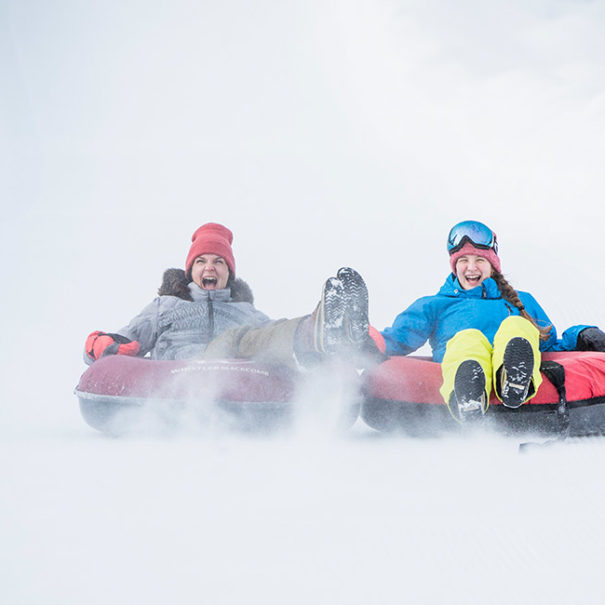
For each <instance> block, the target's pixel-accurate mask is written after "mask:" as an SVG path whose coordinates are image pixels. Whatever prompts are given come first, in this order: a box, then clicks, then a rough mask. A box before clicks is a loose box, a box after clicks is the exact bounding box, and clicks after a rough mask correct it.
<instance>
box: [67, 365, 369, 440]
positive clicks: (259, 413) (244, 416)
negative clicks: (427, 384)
mask: <svg viewBox="0 0 605 605" xmlns="http://www.w3.org/2000/svg"><path fill="white" fill-rule="evenodd" d="M300 377H301V375H300V374H299V373H298V372H296V371H294V370H292V369H290V368H288V367H285V366H277V365H270V364H263V363H257V362H253V361H242V360H219V361H200V360H177V361H157V360H150V359H145V358H138V357H129V356H125V355H112V356H107V357H103V358H102V359H100V360H98V361H96V362H95V363H94V364H92V365H91V366H90V367H89V368H88V369H87V370H86V371H85V372H84V374H82V376H81V377H80V381H79V383H78V385H77V387H76V389H75V394H76V395H77V397H78V399H79V403H80V411H81V413H82V416H83V418H84V420H85V421H86V422H87V423H88V424H89V425H90V426H92V427H93V428H95V429H98V430H100V431H103V432H105V433H110V434H121V433H124V432H130V431H131V430H137V429H138V428H139V427H141V426H144V425H145V424H146V423H149V422H150V421H152V422H153V423H155V424H156V425H157V424H158V423H159V424H160V425H162V426H163V427H166V428H170V427H171V425H175V423H177V422H188V421H195V422H198V423H200V424H209V423H210V424H212V425H220V426H221V427H227V428H236V429H238V430H273V429H276V428H279V427H283V426H286V425H288V424H289V423H291V421H292V417H293V400H294V396H295V392H296V389H297V387H298V385H299V382H300ZM359 409H360V400H359V399H357V400H356V401H354V402H351V404H350V406H348V407H347V409H346V410H345V412H344V416H345V418H343V419H342V422H343V423H345V424H348V425H352V424H353V423H354V422H355V420H356V419H357V417H358V415H359Z"/></svg>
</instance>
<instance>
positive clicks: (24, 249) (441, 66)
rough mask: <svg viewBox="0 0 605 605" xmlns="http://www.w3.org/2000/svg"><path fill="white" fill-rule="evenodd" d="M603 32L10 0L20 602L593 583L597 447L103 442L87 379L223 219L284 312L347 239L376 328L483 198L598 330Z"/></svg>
mask: <svg viewBox="0 0 605 605" xmlns="http://www.w3.org/2000/svg"><path fill="white" fill-rule="evenodd" d="M454 4H455V6H454ZM604 27H605V11H604V9H603V4H602V3H601V2H589V1H572V0H556V1H554V2H542V1H541V0H532V1H529V2H528V1H527V0H525V1H522V0H513V1H512V2H511V1H510V0H496V1H494V2H490V3H485V2H480V1H479V0H463V1H462V2H457V3H447V2H440V1H438V0H434V1H433V0H428V1H427V0H422V1H421V0H406V1H403V0H354V1H347V2H344V1H341V0H335V1H333V2H324V1H319V0H317V1H316V0H306V1H304V2H303V1H302V0H301V1H297V0H293V1H292V2H277V1H273V0H268V1H262V2H255V3H248V2H242V1H241V0H236V1H234V2H230V3H211V2H205V1H204V2H193V1H189V0H175V1H174V2H171V3H163V2H157V1H155V0H152V1H147V2H142V1H139V0H121V1H120V2H118V1H117V0H115V1H114V0H109V1H104V2H100V1H93V2H88V3H77V2H71V1H69V0H51V1H49V2H40V1H37V0H19V1H17V0H6V1H5V2H3V3H1V4H0V68H1V71H2V73H3V74H5V76H4V85H3V86H2V88H1V89H0V199H1V200H2V215H1V216H0V258H2V260H3V288H2V297H1V298H0V309H1V311H2V316H3V319H4V321H3V328H2V345H1V346H0V545H1V547H0V600H1V602H2V603H7V604H9V605H17V604H19V605H22V604H28V605H29V604H33V603H36V604H37V603H45V604H46V603H48V604H55V603H56V604H66V603H67V604H69V603H74V604H76V603H77V604H80V603H86V604H87V605H92V604H97V603H98V604H105V603H118V604H122V603H124V604H126V603H145V604H146V605H151V604H155V603H158V604H159V603H166V602H174V603H184V604H188V603H204V604H223V603H226V604H227V603H228V604H232V603H241V602H244V601H246V602H252V603H263V604H268V603H284V602H287V603H321V604H323V603H326V604H328V603H330V604H333V603H342V604H356V603H360V604H361V603H386V604H388V603H394V604H395V603H397V604H399V603H414V604H416V603H418V604H423V603H427V604H429V603H430V604H433V603H439V604H441V603H465V604H467V603H493V604H498V603H507V604H508V603H532V604H535V603H543V602H545V603H549V604H567V603H571V602H578V603H583V604H592V603H595V604H596V603H599V604H600V603H602V602H603V599H604V598H605V595H603V588H602V582H601V581H600V573H601V567H602V565H601V559H602V556H601V550H602V544H603V543H604V542H605V541H604V530H603V527H604V525H605V524H604V521H605V514H604V512H603V510H604V509H605V486H604V484H603V481H602V479H601V474H602V473H601V470H600V469H601V468H603V466H604V465H605V443H601V442H600V441H586V442H578V443H572V444H568V445H565V446H554V447H549V448H544V449H538V450H535V451H532V452H531V453H530V454H528V455H523V456H520V455H519V454H518V451H517V446H518V443H517V442H516V441H515V440H509V439H503V438H501V437H496V436H493V435H485V436H484V437H482V438H473V439H468V440H462V439H449V440H439V441H437V440H424V441H417V440H413V439H406V438H394V437H393V438H389V437H384V436H381V435H378V434H376V433H375V432H373V431H371V430H370V429H368V428H367V427H365V426H364V425H363V423H361V422H360V423H358V424H357V425H356V426H355V427H354V429H353V430H352V431H351V432H350V433H348V434H347V435H344V436H334V435H331V434H328V433H326V432H325V431H322V430H320V429H319V428H318V427H315V429H313V427H312V426H310V425H308V424H304V425H301V426H299V427H298V430H296V431H295V432H294V433H293V434H290V435H282V436H276V437H273V438H251V437H247V438H246V437H242V436H236V435H229V434H224V433H214V432H210V433H207V432H204V433H202V434H200V433H199V432H197V431H196V430H190V431H187V430H185V431H183V432H182V433H179V434H177V435H173V436H172V437H159V436H158V435H153V434H151V435H148V436H139V437H137V438H132V439H125V440H116V439H109V438H105V437H103V436H100V435H98V434H97V433H95V432H94V431H93V430H92V429H90V428H89V427H88V426H87V425H86V424H85V423H84V422H83V421H82V419H81V418H80V415H79V411H78V408H77V401H76V398H75V397H74V395H73V393H72V391H73V388H74V386H75V384H76V383H77V381H78V377H79V375H80V374H81V372H82V371H83V370H84V364H83V363H82V361H81V352H82V344H83V340H84V338H85V336H86V334H88V333H89V332H90V331H92V330H93V329H105V330H113V329H118V328H119V327H121V326H122V325H124V324H125V323H126V322H127V321H128V320H129V319H130V318H131V317H132V316H133V315H134V314H135V313H136V312H138V311H139V310H140V309H141V308H142V307H143V306H144V305H145V304H147V303H148V302H149V301H150V300H151V299H152V297H153V296H154V294H155V291H156V289H157V287H158V286H159V283H160V279H161V275H162V272H163V270H164V269H165V268H167V267H172V266H174V267H179V266H182V264H183V262H184V259H185V256H186V253H187V249H188V241H189V237H190V235H191V233H193V231H194V230H195V228H196V227H198V226H199V225H200V224H202V223H204V222H206V221H209V220H213V221H219V222H224V223H226V224H227V225H228V226H229V227H230V228H231V229H232V230H233V231H234V233H235V241H234V249H235V255H236V259H237V264H238V273H239V275H240V276H241V277H243V278H244V279H246V280H247V281H248V282H249V283H250V284H251V285H252V287H253V289H254V292H255V297H256V303H257V306H258V307H259V308H260V309H261V310H263V311H265V312H266V313H267V314H269V315H271V316H272V317H276V318H277V317H283V316H288V317H294V316H297V315H300V314H303V313H308V312H310V311H311V310H312V308H313V306H314V305H315V303H316V300H317V297H318V295H319V291H320V287H321V283H322V281H323V280H324V279H325V278H326V277H327V276H328V275H330V274H333V273H334V272H335V271H336V269H337V268H338V267H339V266H341V265H351V266H354V267H356V268H357V269H358V270H359V271H360V272H361V273H362V274H363V275H364V277H365V278H366V281H367V283H368V285H369V289H370V296H371V303H370V304H371V316H372V322H373V323H374V325H376V326H377V327H379V328H382V327H384V326H385V325H387V324H389V323H390V322H391V321H392V319H393V318H394V317H395V315H396V314H397V313H398V312H399V311H400V310H402V309H403V308H404V307H405V306H407V305H408V304H409V303H410V302H411V301H412V300H414V299H415V298H417V297H419V296H421V295H424V294H428V293H432V292H434V291H436V289H437V288H438V287H439V286H440V285H441V283H442V282H443V279H444V278H445V275H446V272H447V270H448V265H447V258H446V253H445V244H444V240H445V236H446V234H447V231H448V229H449V227H450V226H451V225H452V224H453V223H454V222H456V221H458V220H462V219H465V218H477V219H479V220H483V221H485V222H486V223H488V224H489V225H490V226H492V227H493V228H494V229H495V230H496V231H497V232H498V235H499V239H500V251H501V253H500V254H501V258H502V264H503V269H504V272H505V274H506V275H507V277H508V278H509V279H510V281H511V283H513V284H514V285H515V286H516V287H518V288H519V289H522V290H530V291H532V293H534V295H535V296H536V298H537V299H538V300H539V301H540V302H541V304H542V305H543V307H544V308H545V309H546V311H547V312H548V313H549V315H550V317H551V319H552V320H553V321H554V323H555V325H556V326H557V328H558V329H559V331H562V330H563V329H564V328H565V327H567V326H568V325H571V324H575V323H591V324H597V325H600V326H602V327H603V326H605V310H604V307H603V305H602V304H601V301H602V300H603V294H604V293H605V286H604V285H603V279H602V261H601V258H602V235H601V234H602V224H603V214H604V211H603V205H602V200H603V199H604V194H605V177H604V176H603V175H604V173H603V167H602V158H603V157H604V152H605V149H604V147H605V136H604V135H605V78H604V76H603V74H604V73H605V71H604V68H605V48H603V47H604V45H605V42H604V40H605V36H603V29H604ZM317 403H318V400H317V399H316V398H315V399H313V400H312V401H309V407H313V406H315V405H317Z"/></svg>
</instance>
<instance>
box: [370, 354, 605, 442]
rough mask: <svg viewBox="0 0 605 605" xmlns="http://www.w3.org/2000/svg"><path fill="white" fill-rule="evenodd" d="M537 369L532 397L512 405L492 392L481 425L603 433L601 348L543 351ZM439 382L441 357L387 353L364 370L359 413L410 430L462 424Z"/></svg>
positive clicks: (384, 427) (425, 432)
mask: <svg viewBox="0 0 605 605" xmlns="http://www.w3.org/2000/svg"><path fill="white" fill-rule="evenodd" d="M561 367H562V368H563V369H564V373H562V372H561ZM541 370H542V373H543V377H544V381H543V382H542V385H541V386H540V388H539V389H538V392H537V393H536V395H535V397H533V398H532V399H530V400H529V401H528V402H527V403H525V404H524V405H522V406H521V407H520V408H517V409H511V408H507V407H505V406H504V405H502V403H501V402H500V401H499V400H498V399H497V398H496V397H495V396H494V395H492V398H491V399H490V407H489V409H488V411H487V414H486V415H485V417H484V418H483V419H482V421H481V425H485V426H488V427H491V428H494V429H496V430H498V431H501V432H504V433H506V434H539V435H564V436H590V435H601V434H605V353H595V352H577V351H573V352H564V353H543V354H542V366H541ZM441 383H442V377H441V366H440V364H439V363H435V362H433V361H430V360H429V359H427V358H421V357H409V356H408V357H390V358H389V359H388V360H386V361H385V362H383V363H382V364H380V365H379V366H378V367H377V368H375V369H374V370H373V371H372V372H370V373H368V375H367V376H366V379H365V383H364V385H363V391H364V401H363V403H362V409H361V417H362V418H363V420H364V422H365V423H366V424H368V425H369V426H370V427H372V428H374V429H376V430H379V431H402V432H405V433H407V434H409V435H413V436H436V435H440V434H443V433H448V432H452V431H454V432H455V431H461V430H465V429H466V425H461V424H460V423H458V422H456V421H454V419H453V418H452V417H451V415H450V413H449V411H448V409H447V407H446V405H445V404H444V403H443V399H442V398H441V395H440V394H439V387H440V386H441ZM562 387H563V388H562Z"/></svg>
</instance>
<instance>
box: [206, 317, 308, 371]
mask: <svg viewBox="0 0 605 605" xmlns="http://www.w3.org/2000/svg"><path fill="white" fill-rule="evenodd" d="M304 319H305V318H301V317H297V318H296V319H279V320H277V321H274V322H271V323H270V324H268V325H266V326H263V327H260V328H254V327H251V326H242V327H240V328H233V329H231V330H227V331H225V332H223V333H222V334H220V335H219V336H217V337H216V338H215V339H214V340H212V341H211V342H210V343H208V346H207V347H206V350H205V351H204V353H203V354H202V358H203V359H230V358H231V359H233V358H239V359H255V360H259V361H266V362H272V363H283V364H286V365H292V366H296V360H295V359H294V348H295V336H296V331H297V329H298V326H299V324H300V323H301V321H303V320H304Z"/></svg>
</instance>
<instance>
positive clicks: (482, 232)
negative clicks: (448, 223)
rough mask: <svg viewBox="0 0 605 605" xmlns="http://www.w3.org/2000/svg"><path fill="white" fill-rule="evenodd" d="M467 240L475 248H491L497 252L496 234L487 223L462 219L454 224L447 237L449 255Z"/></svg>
mask: <svg viewBox="0 0 605 605" xmlns="http://www.w3.org/2000/svg"><path fill="white" fill-rule="evenodd" d="M467 242H470V243H471V244H472V245H473V246H475V247H476V248H482V249H483V250H493V251H494V252H495V253H496V254H498V240H497V239H496V234H495V233H494V232H493V231H492V230H491V229H490V228H489V227H488V226H487V225H484V224H483V223H480V222H478V221H463V222H462V223H458V224H457V225H454V226H453V227H452V230H451V231H450V234H449V235H448V237H447V251H448V252H449V253H450V255H451V254H454V252H458V250H460V248H462V246H464V244H466V243H467Z"/></svg>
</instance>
